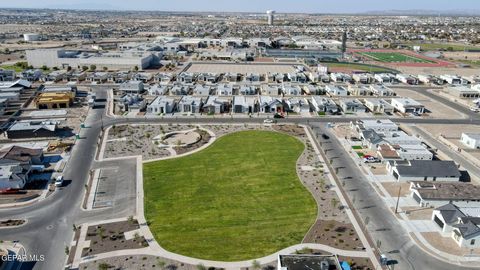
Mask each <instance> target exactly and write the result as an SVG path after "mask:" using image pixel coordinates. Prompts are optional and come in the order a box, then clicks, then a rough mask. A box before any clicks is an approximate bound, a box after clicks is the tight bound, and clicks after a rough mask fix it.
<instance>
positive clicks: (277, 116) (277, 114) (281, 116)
mask: <svg viewBox="0 0 480 270" xmlns="http://www.w3.org/2000/svg"><path fill="white" fill-rule="evenodd" d="M273 118H285V116H283V115H281V114H279V113H276V114H275V115H274V116H273Z"/></svg>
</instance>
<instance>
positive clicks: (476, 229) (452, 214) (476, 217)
mask: <svg viewBox="0 0 480 270" xmlns="http://www.w3.org/2000/svg"><path fill="white" fill-rule="evenodd" d="M432 220H433V221H434V222H435V223H436V224H437V225H438V227H439V229H440V230H441V232H442V233H443V234H447V235H448V234H450V236H451V237H452V238H453V240H454V241H455V242H456V243H457V245H458V246H459V247H461V248H469V249H475V248H479V247H480V207H459V206H457V205H455V204H454V203H448V204H445V205H442V206H440V207H438V208H436V209H435V210H434V211H433V213H432Z"/></svg>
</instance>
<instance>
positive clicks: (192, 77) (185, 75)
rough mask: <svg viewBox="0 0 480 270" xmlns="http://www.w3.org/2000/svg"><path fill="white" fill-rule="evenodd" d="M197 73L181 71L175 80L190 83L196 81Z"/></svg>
mask: <svg viewBox="0 0 480 270" xmlns="http://www.w3.org/2000/svg"><path fill="white" fill-rule="evenodd" d="M196 79H197V75H196V74H194V73H189V72H182V73H180V75H178V76H177V82H180V83H187V84H192V83H194V82H195V81H196Z"/></svg>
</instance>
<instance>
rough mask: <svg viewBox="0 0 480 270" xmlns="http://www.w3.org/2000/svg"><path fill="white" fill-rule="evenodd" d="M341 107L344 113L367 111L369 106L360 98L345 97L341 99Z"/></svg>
mask: <svg viewBox="0 0 480 270" xmlns="http://www.w3.org/2000/svg"><path fill="white" fill-rule="evenodd" d="M340 108H342V111H343V112H344V113H356V112H366V111H367V108H366V107H365V106H364V105H363V104H362V102H360V100H358V99H350V98H344V99H341V100H340Z"/></svg>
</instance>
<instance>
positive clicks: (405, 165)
mask: <svg viewBox="0 0 480 270" xmlns="http://www.w3.org/2000/svg"><path fill="white" fill-rule="evenodd" d="M387 171H388V172H389V173H390V174H391V175H393V176H394V177H395V178H396V179H397V180H398V181H402V182H403V181H447V182H448V181H449V182H452V181H459V180H460V176H461V174H460V171H459V170H458V166H457V165H456V164H455V162H453V161H450V160H448V161H445V160H406V161H390V162H387Z"/></svg>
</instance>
